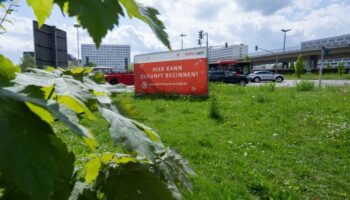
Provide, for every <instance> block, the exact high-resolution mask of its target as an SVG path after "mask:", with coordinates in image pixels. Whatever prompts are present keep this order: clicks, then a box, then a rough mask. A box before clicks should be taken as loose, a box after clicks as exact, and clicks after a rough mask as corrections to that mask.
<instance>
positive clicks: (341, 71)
mask: <svg viewBox="0 0 350 200" xmlns="http://www.w3.org/2000/svg"><path fill="white" fill-rule="evenodd" d="M337 69H338V74H339V76H340V77H342V76H343V74H344V73H345V65H344V63H343V62H340V63H338V65H337Z"/></svg>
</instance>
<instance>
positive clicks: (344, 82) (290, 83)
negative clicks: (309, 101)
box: [248, 80, 350, 87]
mask: <svg viewBox="0 0 350 200" xmlns="http://www.w3.org/2000/svg"><path fill="white" fill-rule="evenodd" d="M311 81H313V82H314V83H315V85H316V86H318V80H311ZM297 82H300V80H285V81H283V82H282V83H277V84H276V86H277V87H293V86H295V85H296V83H297ZM267 83H270V82H259V83H254V82H250V83H249V84H248V86H260V85H264V84H267ZM322 85H338V86H350V80H322Z"/></svg>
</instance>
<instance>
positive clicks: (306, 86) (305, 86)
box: [296, 81, 315, 92]
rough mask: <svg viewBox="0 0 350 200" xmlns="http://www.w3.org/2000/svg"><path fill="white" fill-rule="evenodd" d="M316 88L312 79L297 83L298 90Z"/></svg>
mask: <svg viewBox="0 0 350 200" xmlns="http://www.w3.org/2000/svg"><path fill="white" fill-rule="evenodd" d="M314 88H315V84H314V82H312V81H300V82H299V83H297V84H296V89H297V91H302V92H305V91H311V90H313V89H314Z"/></svg>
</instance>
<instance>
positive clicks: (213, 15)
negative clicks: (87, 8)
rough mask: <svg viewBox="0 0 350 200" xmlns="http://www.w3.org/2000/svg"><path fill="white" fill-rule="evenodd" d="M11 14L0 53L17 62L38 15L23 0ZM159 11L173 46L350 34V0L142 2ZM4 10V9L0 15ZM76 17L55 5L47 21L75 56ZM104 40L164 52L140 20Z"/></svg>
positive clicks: (84, 38)
mask: <svg viewBox="0 0 350 200" xmlns="http://www.w3.org/2000/svg"><path fill="white" fill-rule="evenodd" d="M19 1H20V7H19V8H18V9H17V11H16V12H14V13H13V14H12V15H10V16H9V18H8V19H10V20H11V21H12V22H13V24H10V23H6V24H5V27H6V28H7V30H8V32H7V33H5V34H1V35H0V54H3V55H5V56H6V57H8V58H10V59H11V60H12V61H14V62H15V63H19V62H20V60H21V57H22V52H23V51H33V50H34V47H33V46H34V42H33V30H32V20H33V19H35V17H34V14H33V12H32V10H31V9H30V7H29V6H28V5H27V4H26V1H25V0H19ZM138 2H139V3H142V4H144V5H147V6H152V7H154V8H156V9H158V10H159V12H160V15H159V18H160V19H161V20H162V21H163V22H164V24H165V27H166V31H167V33H168V34H169V39H170V42H171V45H172V49H179V48H181V37H180V34H181V33H183V34H186V35H187V36H186V37H184V48H192V47H197V46H198V44H197V42H198V31H199V30H204V31H205V32H208V34H209V45H210V46H217V45H224V44H225V42H227V43H228V44H229V45H230V44H247V45H249V52H253V51H254V48H255V45H258V46H259V47H261V48H265V49H270V50H273V49H281V48H283V37H284V34H283V33H282V32H281V29H292V30H291V31H290V32H288V33H287V43H286V46H287V47H293V46H298V45H300V43H301V42H302V41H307V40H312V39H318V38H324V37H331V36H336V35H344V34H350V20H349V13H350V0H215V1H213V0H211V1H210V0H191V1H188V0H176V1H174V0H139V1H138ZM2 16H3V13H0V17H2ZM75 23H76V19H75V18H68V17H64V16H63V15H62V13H61V11H60V9H59V8H58V7H57V6H55V7H54V9H53V11H52V13H51V16H50V17H49V19H48V20H47V21H46V24H48V25H54V26H56V27H57V28H59V29H62V30H65V31H66V32H67V44H68V53H70V54H72V55H73V56H75V57H76V56H77V30H76V28H74V27H73V25H74V24H75ZM80 43H83V44H86V43H89V44H90V43H93V42H92V40H91V38H90V37H89V35H88V33H87V32H86V31H85V30H80ZM102 43H103V44H130V45H131V56H132V57H133V56H134V55H137V54H142V53H150V52H158V51H166V50H167V48H166V47H165V46H164V45H163V44H162V43H161V42H160V41H159V40H158V39H157V38H156V37H155V35H154V34H153V32H152V31H151V29H150V28H149V27H148V26H147V25H146V24H144V23H142V22H141V21H139V20H137V19H132V20H130V19H129V18H128V17H126V18H123V19H122V20H121V21H120V24H119V26H118V27H115V28H114V29H113V30H112V31H109V32H108V34H107V36H106V37H105V38H104V39H103V41H102Z"/></svg>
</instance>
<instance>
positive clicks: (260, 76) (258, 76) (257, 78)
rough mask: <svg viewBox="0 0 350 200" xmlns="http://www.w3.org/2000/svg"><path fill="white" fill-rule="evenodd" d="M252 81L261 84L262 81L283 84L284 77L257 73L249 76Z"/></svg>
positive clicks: (264, 72) (270, 73) (265, 72)
mask: <svg viewBox="0 0 350 200" xmlns="http://www.w3.org/2000/svg"><path fill="white" fill-rule="evenodd" d="M247 78H249V79H250V80H251V81H254V82H260V81H276V82H282V81H283V80H284V76H283V75H282V74H275V73H273V72H270V71H255V72H253V73H251V74H249V75H248V76H247Z"/></svg>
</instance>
